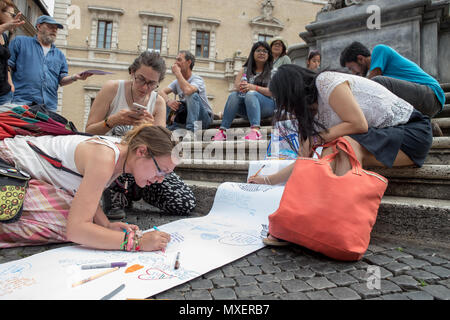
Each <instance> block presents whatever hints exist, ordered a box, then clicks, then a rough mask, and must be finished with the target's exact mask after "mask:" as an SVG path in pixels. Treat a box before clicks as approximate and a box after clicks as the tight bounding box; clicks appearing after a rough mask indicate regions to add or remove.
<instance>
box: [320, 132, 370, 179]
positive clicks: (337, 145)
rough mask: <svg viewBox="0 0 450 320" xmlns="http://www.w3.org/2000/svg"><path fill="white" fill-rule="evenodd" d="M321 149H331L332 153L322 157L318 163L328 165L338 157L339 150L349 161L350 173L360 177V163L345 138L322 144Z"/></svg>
mask: <svg viewBox="0 0 450 320" xmlns="http://www.w3.org/2000/svg"><path fill="white" fill-rule="evenodd" d="M322 147H324V148H328V147H332V148H333V153H332V154H329V155H327V156H325V157H322V158H321V159H320V161H319V162H322V164H323V163H326V164H328V163H330V162H332V161H333V160H334V159H335V158H336V156H337V155H338V153H339V150H341V151H343V152H344V153H345V154H346V155H347V156H348V158H349V160H350V164H351V166H352V172H353V173H354V174H357V175H361V171H362V166H361V163H360V162H359V160H358V159H357V158H356V154H355V151H354V150H353V148H352V146H351V145H350V143H349V142H348V141H347V140H346V139H345V138H343V137H339V138H337V139H336V140H333V141H331V142H328V143H326V144H324V145H323V146H322ZM338 149H339V150H338Z"/></svg>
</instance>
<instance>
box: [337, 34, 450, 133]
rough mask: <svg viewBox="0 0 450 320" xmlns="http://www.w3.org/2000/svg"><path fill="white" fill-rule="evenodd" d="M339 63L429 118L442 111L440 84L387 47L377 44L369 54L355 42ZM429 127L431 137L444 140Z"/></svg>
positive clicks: (437, 127) (367, 50) (346, 50)
mask: <svg viewBox="0 0 450 320" xmlns="http://www.w3.org/2000/svg"><path fill="white" fill-rule="evenodd" d="M340 62H341V66H343V67H347V68H348V69H350V70H351V72H352V73H353V74H356V75H360V76H362V77H366V76H367V77H368V78H369V79H372V80H373V81H376V82H378V83H379V84H381V85H383V86H385V87H386V88H387V89H389V90H390V91H392V92H393V93H394V94H395V95H397V96H399V97H400V98H402V99H404V100H406V101H408V102H409V103H410V104H412V105H413V107H414V108H416V109H417V110H419V111H420V112H422V113H423V114H424V115H427V116H429V117H430V118H433V117H434V116H435V115H436V114H438V113H439V112H440V111H441V110H442V109H443V107H444V104H445V93H444V90H442V88H441V86H440V85H439V82H437V80H436V79H434V78H433V77H432V76H430V75H429V74H428V73H426V72H425V71H424V70H423V69H422V68H420V67H419V66H418V65H417V64H416V63H414V62H413V61H411V60H409V59H407V58H405V57H404V56H402V55H401V54H399V53H398V52H397V51H396V50H394V49H393V48H391V47H389V46H387V45H384V44H379V45H377V46H375V47H374V48H373V50H372V53H371V52H370V51H369V49H368V48H367V47H366V46H364V45H363V44H362V43H360V42H357V41H355V42H353V43H352V44H350V45H349V46H348V47H346V48H345V49H344V50H343V51H342V53H341V58H340ZM432 125H433V135H434V136H443V134H442V131H441V129H440V127H439V125H438V124H437V123H434V122H433V123H432Z"/></svg>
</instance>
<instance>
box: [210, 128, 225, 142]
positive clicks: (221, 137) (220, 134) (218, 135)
mask: <svg viewBox="0 0 450 320" xmlns="http://www.w3.org/2000/svg"><path fill="white" fill-rule="evenodd" d="M211 140H212V141H225V140H227V134H226V133H225V132H224V131H223V130H220V129H219V131H217V133H216V134H215V135H214V137H212V139H211Z"/></svg>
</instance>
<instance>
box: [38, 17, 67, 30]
mask: <svg viewBox="0 0 450 320" xmlns="http://www.w3.org/2000/svg"><path fill="white" fill-rule="evenodd" d="M41 23H49V24H56V25H57V26H58V29H64V27H63V25H62V24H60V23H58V22H56V21H55V19H53V18H52V17H50V16H46V15H44V16H40V17H39V18H37V20H36V25H38V24H41Z"/></svg>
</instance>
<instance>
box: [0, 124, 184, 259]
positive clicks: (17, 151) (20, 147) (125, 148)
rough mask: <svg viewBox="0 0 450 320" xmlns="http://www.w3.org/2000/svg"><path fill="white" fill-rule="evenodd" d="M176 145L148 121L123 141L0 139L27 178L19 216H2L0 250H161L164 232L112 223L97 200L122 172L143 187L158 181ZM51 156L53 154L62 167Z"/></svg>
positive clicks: (2, 153)
mask: <svg viewBox="0 0 450 320" xmlns="http://www.w3.org/2000/svg"><path fill="white" fill-rule="evenodd" d="M174 146H175V143H174V142H173V141H172V139H171V132H170V131H169V130H167V129H166V128H164V127H161V126H152V125H148V124H142V125H140V126H139V127H135V128H134V129H133V130H132V131H130V132H128V134H127V135H126V136H125V137H124V138H123V139H122V141H120V142H113V141H112V138H110V137H98V136H94V137H90V136H82V135H67V136H42V137H31V136H16V137H14V138H7V139H4V140H3V141H0V158H1V159H2V160H4V161H6V162H8V163H10V164H11V165H13V166H15V167H16V168H17V169H18V170H21V171H24V172H27V173H28V175H30V176H31V180H30V181H29V187H28V189H27V192H26V195H25V198H24V204H23V212H22V215H21V216H20V219H19V220H17V221H15V222H12V223H3V222H0V248H10V247H17V246H26V245H42V244H47V243H55V242H67V241H71V242H75V243H78V244H82V245H86V246H89V247H91V248H95V249H104V250H124V251H153V250H161V249H163V248H165V247H166V246H167V243H168V242H169V241H170V235H169V234H167V233H164V232H159V231H152V232H147V233H145V234H143V235H142V234H141V233H140V232H139V228H138V226H136V225H131V224H126V223H124V222H110V221H109V219H108V218H107V217H106V216H105V214H104V212H103V210H102V208H101V206H100V204H99V202H100V198H101V195H102V192H103V189H104V188H105V187H107V186H108V185H109V184H110V183H111V181H114V180H115V179H116V178H117V177H118V176H119V175H122V174H124V173H129V174H132V175H133V176H134V177H135V180H136V183H137V184H138V185H139V186H140V187H144V186H146V185H149V184H152V183H155V182H161V181H162V180H163V179H164V176H165V175H167V174H169V173H170V172H172V171H173V169H174V167H175V165H176V164H177V160H176V159H175V158H172V150H173V147H174ZM43 153H45V157H44V154H43ZM48 157H51V158H52V159H53V161H55V160H56V159H58V160H59V161H60V162H61V164H62V165H63V166H64V170H61V168H60V167H59V166H56V167H55V166H53V165H52V164H51V163H50V162H49V160H48V159H49V158H48ZM124 231H125V232H124Z"/></svg>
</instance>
